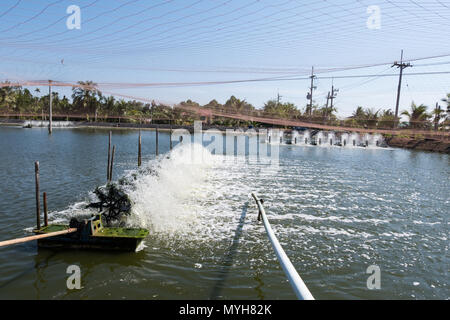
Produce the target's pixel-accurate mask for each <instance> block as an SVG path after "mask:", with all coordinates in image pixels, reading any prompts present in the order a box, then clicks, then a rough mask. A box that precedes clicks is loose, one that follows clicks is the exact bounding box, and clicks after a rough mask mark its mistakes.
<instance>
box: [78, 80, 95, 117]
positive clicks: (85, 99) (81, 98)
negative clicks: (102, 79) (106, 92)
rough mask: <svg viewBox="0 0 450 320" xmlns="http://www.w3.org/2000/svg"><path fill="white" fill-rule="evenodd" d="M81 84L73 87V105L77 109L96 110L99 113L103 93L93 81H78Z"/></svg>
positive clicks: (84, 110) (82, 110)
mask: <svg viewBox="0 0 450 320" xmlns="http://www.w3.org/2000/svg"><path fill="white" fill-rule="evenodd" d="M78 84H79V86H76V87H72V99H73V106H74V108H75V109H76V110H77V111H81V112H86V113H90V112H94V113H95V115H97V111H98V107H99V105H100V103H99V99H101V97H102V94H101V92H100V91H99V90H98V89H97V84H96V83H93V82H92V81H78Z"/></svg>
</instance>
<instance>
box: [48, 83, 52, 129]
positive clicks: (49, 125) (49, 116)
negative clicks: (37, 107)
mask: <svg viewBox="0 0 450 320" xmlns="http://www.w3.org/2000/svg"><path fill="white" fill-rule="evenodd" d="M48 98H49V101H50V107H49V110H48V133H49V134H52V80H48Z"/></svg>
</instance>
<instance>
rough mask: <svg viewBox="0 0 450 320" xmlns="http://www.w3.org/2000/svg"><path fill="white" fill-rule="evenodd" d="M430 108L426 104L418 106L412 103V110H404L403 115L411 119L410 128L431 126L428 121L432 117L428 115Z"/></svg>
mask: <svg viewBox="0 0 450 320" xmlns="http://www.w3.org/2000/svg"><path fill="white" fill-rule="evenodd" d="M427 109H428V107H427V106H426V105H424V104H421V105H419V106H418V105H416V104H415V103H414V102H412V103H411V110H410V111H408V110H404V111H403V112H402V113H401V114H402V115H405V116H407V117H408V118H409V126H410V127H411V128H426V127H428V126H429V122H428V119H429V118H430V117H431V116H430V115H429V114H428V113H427Z"/></svg>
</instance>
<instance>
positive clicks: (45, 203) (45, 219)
mask: <svg viewBox="0 0 450 320" xmlns="http://www.w3.org/2000/svg"><path fill="white" fill-rule="evenodd" d="M44 226H46V227H47V226H48V211H47V192H44Z"/></svg>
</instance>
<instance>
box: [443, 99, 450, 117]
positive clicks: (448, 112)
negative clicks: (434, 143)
mask: <svg viewBox="0 0 450 320" xmlns="http://www.w3.org/2000/svg"><path fill="white" fill-rule="evenodd" d="M441 100H442V101H443V102H445V103H447V120H446V121H450V93H447V98H443V99H441Z"/></svg>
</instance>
